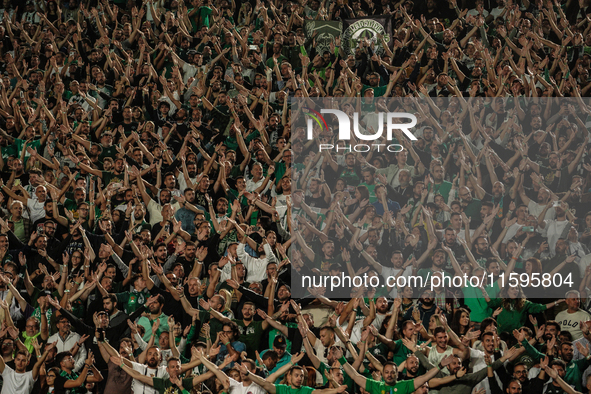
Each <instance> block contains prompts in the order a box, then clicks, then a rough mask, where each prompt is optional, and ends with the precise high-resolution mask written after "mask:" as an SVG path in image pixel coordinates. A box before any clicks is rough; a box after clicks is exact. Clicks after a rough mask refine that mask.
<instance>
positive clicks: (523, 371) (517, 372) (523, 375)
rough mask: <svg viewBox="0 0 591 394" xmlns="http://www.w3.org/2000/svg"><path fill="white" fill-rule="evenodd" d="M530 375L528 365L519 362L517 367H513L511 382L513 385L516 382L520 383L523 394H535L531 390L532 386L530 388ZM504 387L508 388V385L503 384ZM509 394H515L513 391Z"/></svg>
mask: <svg viewBox="0 0 591 394" xmlns="http://www.w3.org/2000/svg"><path fill="white" fill-rule="evenodd" d="M527 373H528V368H527V365H526V364H525V363H524V362H518V363H516V364H515V366H514V367H513V377H512V378H511V380H510V381H509V382H510V383H509V384H511V383H512V382H514V381H515V380H518V381H519V384H521V390H522V393H523V394H533V391H532V390H531V386H530V383H531V381H530V379H529V378H528V376H527ZM503 386H504V387H507V386H508V385H507V384H505V383H504V384H503ZM507 394H513V393H512V392H511V391H509V392H508V393H507Z"/></svg>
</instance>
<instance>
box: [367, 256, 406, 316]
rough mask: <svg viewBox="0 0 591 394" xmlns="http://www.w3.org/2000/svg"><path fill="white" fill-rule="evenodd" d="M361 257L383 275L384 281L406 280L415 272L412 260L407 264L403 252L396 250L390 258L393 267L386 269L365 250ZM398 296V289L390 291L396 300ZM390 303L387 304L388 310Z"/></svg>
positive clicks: (394, 288)
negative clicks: (392, 279)
mask: <svg viewBox="0 0 591 394" xmlns="http://www.w3.org/2000/svg"><path fill="white" fill-rule="evenodd" d="M361 256H363V258H365V259H366V260H367V262H368V263H369V264H370V265H371V266H372V267H373V268H374V269H375V270H376V271H377V273H378V274H380V275H382V277H383V278H384V280H388V278H395V277H399V276H404V277H406V278H408V277H410V275H412V272H413V267H412V266H411V263H412V260H410V259H409V260H407V261H406V263H405V262H404V257H403V255H402V252H401V251H399V250H395V251H394V252H392V257H391V258H390V262H391V263H392V265H393V267H384V266H383V265H381V264H380V263H378V262H377V261H376V260H374V258H373V257H372V256H371V255H370V254H369V253H368V252H367V250H363V251H362V252H361ZM397 294H398V289H397V287H396V286H394V287H393V288H392V289H391V290H390V295H391V296H392V297H394V298H396V295H397ZM387 306H388V303H387V302H386V308H387Z"/></svg>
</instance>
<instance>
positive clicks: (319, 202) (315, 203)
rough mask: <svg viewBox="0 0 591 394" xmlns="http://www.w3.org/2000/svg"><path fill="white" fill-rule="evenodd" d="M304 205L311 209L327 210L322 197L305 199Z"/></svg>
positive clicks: (326, 204)
mask: <svg viewBox="0 0 591 394" xmlns="http://www.w3.org/2000/svg"><path fill="white" fill-rule="evenodd" d="M306 204H308V205H309V206H310V207H311V208H328V203H327V202H326V200H325V199H324V197H322V196H320V197H306Z"/></svg>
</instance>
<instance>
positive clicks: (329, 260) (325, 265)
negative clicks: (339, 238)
mask: <svg viewBox="0 0 591 394" xmlns="http://www.w3.org/2000/svg"><path fill="white" fill-rule="evenodd" d="M295 236H296V240H297V241H298V245H299V246H300V247H301V248H302V252H303V253H304V254H305V255H306V257H307V258H308V259H309V260H310V261H313V262H314V263H313V264H312V267H314V268H315V269H317V270H319V271H320V272H322V273H327V272H328V270H329V268H330V266H331V265H332V264H337V263H338V264H343V263H345V261H344V258H343V256H342V254H338V255H336V256H335V255H334V251H335V245H334V242H333V241H331V240H328V241H325V242H324V243H323V244H322V249H321V251H320V252H321V253H315V252H314V251H313V250H312V249H311V248H310V247H309V246H308V245H307V244H306V242H305V241H304V239H303V238H302V235H301V234H300V232H299V231H296V232H295Z"/></svg>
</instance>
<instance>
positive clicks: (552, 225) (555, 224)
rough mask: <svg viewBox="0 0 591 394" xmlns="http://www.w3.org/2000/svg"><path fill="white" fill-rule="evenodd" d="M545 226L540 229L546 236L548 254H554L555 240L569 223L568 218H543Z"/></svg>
mask: <svg viewBox="0 0 591 394" xmlns="http://www.w3.org/2000/svg"><path fill="white" fill-rule="evenodd" d="M544 222H545V223H546V227H544V228H543V229H542V235H543V236H545V237H548V248H549V250H550V254H551V255H552V256H554V255H555V254H556V242H558V239H559V238H560V236H561V235H562V232H563V231H564V229H565V228H566V225H567V224H568V223H569V221H568V220H560V221H558V220H544Z"/></svg>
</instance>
